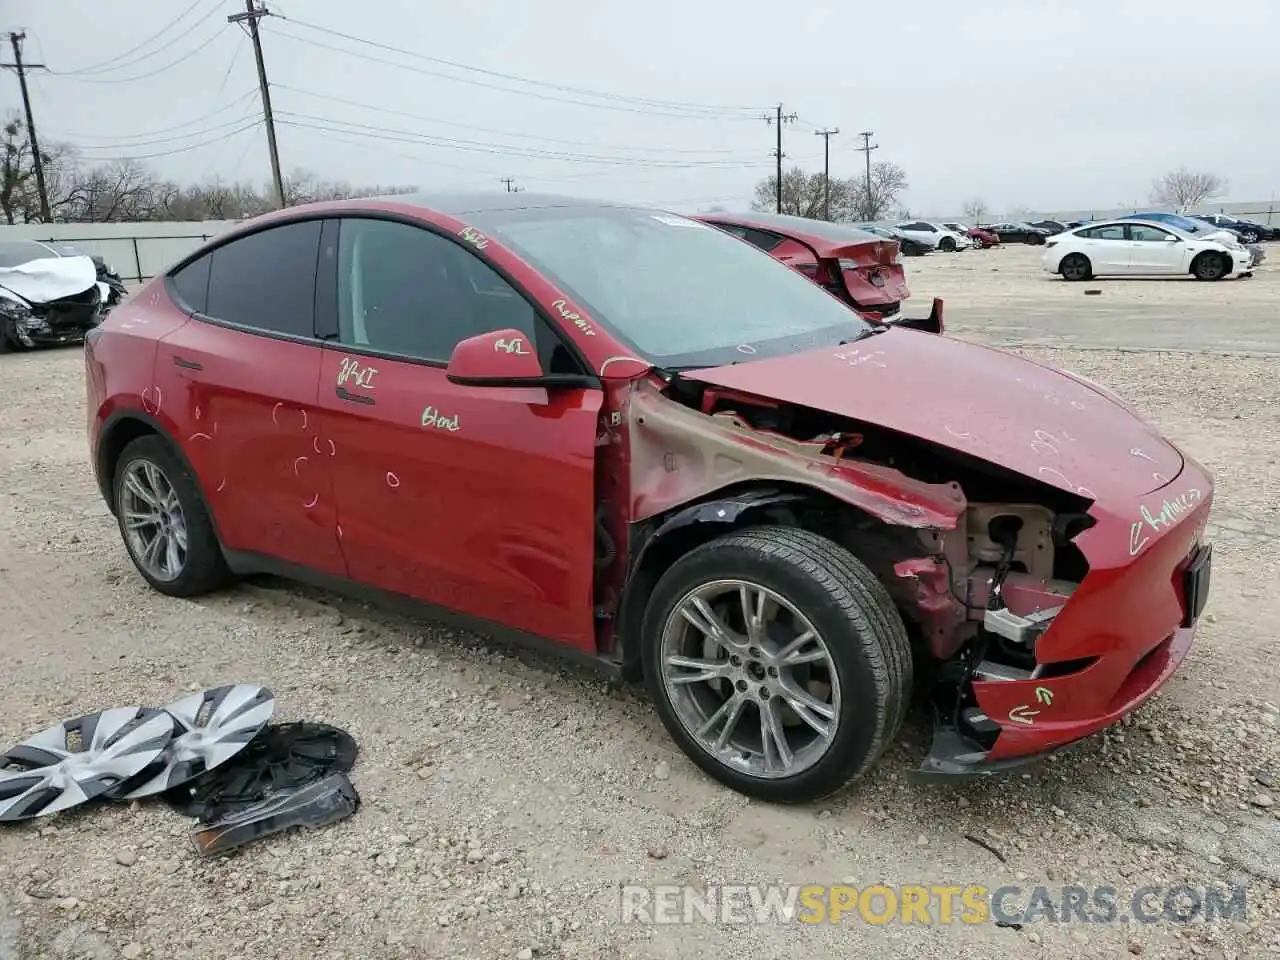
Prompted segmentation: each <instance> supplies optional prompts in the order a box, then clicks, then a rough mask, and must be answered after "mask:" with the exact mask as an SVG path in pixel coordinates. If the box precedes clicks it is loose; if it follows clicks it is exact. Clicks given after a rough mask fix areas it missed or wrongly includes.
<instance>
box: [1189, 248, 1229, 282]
mask: <svg viewBox="0 0 1280 960" xmlns="http://www.w3.org/2000/svg"><path fill="white" fill-rule="evenodd" d="M1230 269H1231V265H1230V263H1229V261H1228V260H1227V258H1226V257H1225V256H1223V255H1222V254H1221V253H1214V252H1212V251H1206V252H1204V253H1202V254H1200V256H1198V257H1196V258H1195V260H1193V261H1191V275H1192V276H1193V277H1195V278H1196V279H1197V280H1221V279H1222V278H1223V277H1225V276H1226V275H1227V273H1228V272H1230Z"/></svg>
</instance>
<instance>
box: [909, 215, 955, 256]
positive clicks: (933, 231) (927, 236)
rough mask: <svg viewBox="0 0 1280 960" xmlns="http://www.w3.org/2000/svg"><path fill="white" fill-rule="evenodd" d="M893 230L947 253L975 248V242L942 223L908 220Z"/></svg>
mask: <svg viewBox="0 0 1280 960" xmlns="http://www.w3.org/2000/svg"><path fill="white" fill-rule="evenodd" d="M893 229H895V230H900V231H902V232H903V233H905V234H906V235H907V236H908V237H910V238H911V239H912V240H920V241H921V242H923V243H931V244H933V245H934V247H936V248H937V249H939V250H942V251H943V252H945V253H951V252H952V251H955V250H968V249H969V248H970V247H972V246H973V240H971V239H970V238H969V237H966V236H965V235H964V234H963V233H956V232H955V231H954V230H948V229H947V228H946V227H944V226H943V225H942V224H940V223H930V222H929V221H927V220H907V221H905V222H903V223H895V224H894V225H893Z"/></svg>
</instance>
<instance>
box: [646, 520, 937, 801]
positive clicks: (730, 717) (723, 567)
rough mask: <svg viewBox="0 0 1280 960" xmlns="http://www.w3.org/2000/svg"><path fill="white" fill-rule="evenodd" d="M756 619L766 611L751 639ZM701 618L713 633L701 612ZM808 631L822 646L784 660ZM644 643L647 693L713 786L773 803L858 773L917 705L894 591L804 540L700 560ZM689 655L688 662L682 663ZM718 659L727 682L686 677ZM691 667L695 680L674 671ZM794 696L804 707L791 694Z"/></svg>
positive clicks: (695, 557)
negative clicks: (715, 633)
mask: <svg viewBox="0 0 1280 960" xmlns="http://www.w3.org/2000/svg"><path fill="white" fill-rule="evenodd" d="M717 591H720V592H719V593H717ZM741 592H745V595H746V596H747V597H748V598H749V602H748V601H744V600H743V599H742V597H741ZM764 594H769V595H771V596H772V598H773V599H769V600H767V602H766V600H761V599H760V597H761V596H762V595H764ZM698 603H702V604H703V605H704V607H705V608H706V609H709V610H713V611H715V613H716V615H717V616H718V617H719V620H720V625H721V626H723V627H724V628H726V630H727V633H725V634H724V635H723V636H724V638H725V642H723V643H722V642H720V641H719V640H712V639H711V638H710V634H709V633H708V632H706V631H704V630H701V629H700V628H698V627H697V626H696V625H695V624H694V623H693V621H691V620H689V619H688V618H687V617H685V616H683V615H682V613H681V610H682V608H683V609H692V605H696V604H698ZM757 603H758V604H760V605H759V606H757V605H756V604H757ZM748 609H749V610H753V611H755V612H756V613H760V612H764V618H765V619H764V625H763V626H762V627H761V628H760V629H758V630H757V631H755V632H753V631H752V630H751V629H750V627H749V625H748V624H747V615H746V611H747V610H748ZM770 611H772V612H770ZM796 613H798V614H799V617H798V618H797V617H795V616H794V614H796ZM695 616H699V617H702V620H703V622H706V618H705V616H703V615H702V614H701V611H700V610H699V611H697V612H695ZM806 624H807V629H808V630H811V631H812V634H811V636H812V637H813V639H810V640H809V641H807V643H805V644H804V645H802V646H798V647H795V648H794V651H793V652H792V653H791V654H790V655H785V654H784V650H785V648H786V645H787V644H788V643H801V641H802V640H803V636H802V635H803V634H804V633H805V632H806ZM793 632H794V633H796V634H797V635H798V637H799V638H798V639H797V637H793V636H792V633H793ZM641 636H642V637H643V641H642V642H643V644H644V649H643V651H642V656H643V660H644V669H645V678H646V682H647V684H648V687H649V691H650V693H651V695H652V696H653V700H654V704H655V705H656V707H657V710H658V715H659V716H660V717H661V719H662V722H663V725H664V726H665V727H666V728H667V731H668V732H669V733H670V734H671V736H672V738H673V739H674V740H675V741H676V743H677V744H678V745H679V746H680V748H681V749H682V750H683V751H684V752H685V754H686V755H687V756H688V757H689V758H690V759H691V760H693V762H694V763H696V764H697V765H698V766H699V767H701V768H702V770H704V771H705V772H706V773H707V774H708V775H709V776H711V777H713V778H715V779H716V780H719V781H720V782H721V783H723V784H725V785H727V786H729V787H731V788H732V789H734V790H737V791H738V792H740V793H744V794H746V795H748V796H751V797H756V798H759V799H762V800H766V801H770V802H775V803H807V802H810V801H813V800H816V799H819V798H821V797H824V796H827V795H828V794H831V793H834V792H835V791H837V790H839V789H840V788H841V787H843V786H844V785H845V784H847V783H848V782H849V781H851V780H853V779H854V778H855V777H857V776H859V775H860V774H862V773H863V772H864V771H866V770H867V769H868V768H869V767H870V766H871V764H872V763H874V762H875V760H876V759H877V758H878V757H879V756H880V755H881V754H882V753H883V752H884V750H885V748H886V747H887V746H888V745H889V744H890V743H891V742H892V741H893V738H894V736H895V735H896V734H897V732H898V729H899V727H900V726H901V724H902V720H903V716H904V715H905V712H906V708H907V705H908V703H909V702H910V697H911V683H912V658H911V649H910V646H909V644H908V641H907V633H906V629H905V627H904V626H903V622H902V618H901V617H900V616H899V614H898V612H897V610H896V609H895V608H894V606H893V601H892V600H891V599H890V598H889V594H888V592H887V591H886V590H885V588H884V586H883V585H882V584H881V583H880V582H879V581H878V580H877V579H876V578H875V576H874V575H873V574H872V573H871V571H870V570H868V569H867V567H866V566H864V565H863V564H862V562H861V561H859V560H858V559H857V558H856V557H854V556H853V554H851V553H850V552H849V551H847V550H846V549H844V547H842V546H840V545H839V544H837V543H835V542H834V541H831V540H828V539H827V538H825V537H822V536H819V535H818V534H815V533H812V532H810V531H808V530H801V529H796V528H791V527H779V526H769V527H753V528H748V529H744V530H739V531H736V532H732V533H728V534H726V535H724V536H721V537H718V538H716V539H714V540H712V541H710V542H709V543H705V544H703V545H702V546H700V547H697V548H695V549H693V550H691V551H690V552H689V553H687V554H685V555H684V556H683V557H681V558H680V559H679V560H677V561H676V562H675V563H674V564H673V565H672V566H671V567H670V568H669V569H668V570H667V571H666V573H664V574H663V576H662V578H661V579H660V580H659V581H658V583H657V585H656V586H655V588H654V591H653V594H652V596H651V597H650V599H649V602H648V606H647V607H646V610H645V616H644V625H643V629H642V632H641ZM757 644H758V645H759V648H758V647H757V646H756V645H757ZM760 648H763V649H760ZM805 651H809V652H808V653H805ZM680 658H683V659H684V661H686V662H682V663H673V660H674V659H680ZM772 658H776V659H772ZM793 658H795V659H794V662H793ZM690 659H693V660H695V661H701V662H700V663H698V662H695V663H693V664H690V663H689V662H687V661H688V660H690ZM708 662H710V663H711V664H714V666H715V667H716V668H717V671H718V672H715V673H714V674H708V675H707V676H706V677H704V678H703V679H699V680H696V681H694V680H690V679H689V678H690V677H692V676H698V677H703V664H707V663H708ZM687 669H693V670H694V671H695V672H694V674H687V673H684V674H682V673H678V672H676V671H680V670H687ZM713 677H714V678H713ZM824 678H825V680H824ZM766 688H768V689H766ZM824 689H825V691H826V693H825V695H824V694H823V693H822V692H821V691H823V690H824ZM796 690H799V691H800V692H801V694H802V695H803V699H796V698H794V697H793V696H791V693H792V692H793V691H796ZM771 691H772V692H771ZM778 691H781V692H778ZM824 696H825V697H826V699H824ZM814 702H820V703H821V705H822V707H823V709H824V710H826V711H827V712H829V713H830V714H831V716H830V718H829V719H828V718H827V714H826V713H824V712H821V711H817V710H813V709H812V708H811V706H810V704H812V703H814ZM762 704H763V705H762ZM793 705H798V706H799V707H800V708H801V710H800V711H793V710H792V706H793ZM801 711H803V712H804V713H807V714H808V715H809V716H808V717H806V716H802V715H801ZM716 717H721V718H722V719H721V720H720V722H719V723H718V724H716V722H715V718H716ZM735 718H736V725H735ZM770 718H772V720H773V721H774V723H769V724H766V721H767V720H769V719H770ZM814 720H816V721H818V722H819V724H820V725H821V726H823V727H825V730H826V735H825V736H824V735H823V734H821V733H819V732H817V731H818V728H817V727H815V726H814V723H813V721H814ZM824 720H825V723H824V722H822V721H824ZM726 726H727V727H729V732H728V733H725V732H724V728H725V727H726ZM766 728H767V729H769V731H770V737H769V738H766V737H765V736H764V734H763V730H764V729H766ZM779 733H781V735H782V740H783V741H785V744H786V746H787V751H788V755H789V757H790V763H788V762H786V761H785V760H784V759H779V758H780V757H781V753H782V752H781V750H780V749H779V748H778V747H774V748H773V753H774V755H773V758H770V756H769V750H770V745H771V744H776V743H778V742H779V741H778V739H777V738H778V735H779ZM722 737H723V738H726V739H725V741H724V743H718V742H717V741H718V740H720V739H721V738H722ZM752 737H754V738H755V744H758V745H759V746H755V745H753V744H752V742H751V739H752ZM771 759H772V760H773V764H772V767H771V766H770V760H771ZM789 767H795V768H796V771H797V772H795V773H791V772H789V770H788V768H789Z"/></svg>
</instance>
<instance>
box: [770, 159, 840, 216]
mask: <svg viewBox="0 0 1280 960" xmlns="http://www.w3.org/2000/svg"><path fill="white" fill-rule="evenodd" d="M777 182H778V181H777V177H766V178H765V179H763V180H761V181H760V182H759V183H757V184H756V190H755V199H754V200H753V201H752V203H751V209H753V210H761V211H773V210H775V209H777V202H776V184H777ZM826 190H827V185H826V179H825V178H824V177H823V175H822V174H821V173H806V172H805V171H804V170H802V169H801V168H800V167H792V168H791V169H790V170H788V171H787V172H786V173H784V174H783V175H782V212H783V213H785V214H790V215H791V216H793V217H809V218H811V219H815V220H821V219H823V211H824V206H825V201H826V195H827V194H826ZM856 192H857V187H856V184H855V183H854V181H853V180H837V179H834V178H833V179H832V180H831V219H832V220H852V219H853V218H854V214H855V212H856V209H857V208H856V205H855V203H854V197H855V194H856Z"/></svg>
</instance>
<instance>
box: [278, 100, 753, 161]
mask: <svg viewBox="0 0 1280 960" xmlns="http://www.w3.org/2000/svg"><path fill="white" fill-rule="evenodd" d="M272 87H274V88H275V89H276V90H286V91H288V92H289V93H297V94H301V95H303V96H305V97H315V98H317V99H320V100H327V101H328V102H330V103H341V104H344V105H345V106H349V107H356V108H358V109H360V110H372V111H374V112H376V113H385V114H387V115H388V116H393V117H404V118H406V119H408V120H421V121H422V122H424V123H438V124H440V125H441V126H445V127H457V128H458V129H460V130H474V131H476V132H477V133H493V134H497V135H498V136H500V137H515V138H517V139H520V140H537V141H539V142H542V143H558V144H562V145H565V146H571V147H594V148H597V149H601V150H630V151H632V152H634V153H660V154H673V153H681V154H684V153H688V154H727V155H732V156H738V155H739V154H737V153H735V151H733V150H719V149H689V148H680V147H661V146H651V145H647V146H621V145H618V144H608V143H589V142H587V141H584V140H564V139H561V138H559V137H544V136H540V135H538V134H532V133H513V132H511V131H509V130H496V129H494V128H493V127H478V126H475V125H474V124H469V123H458V122H455V121H452V120H440V119H438V118H436V117H427V116H423V115H422V114H420V113H410V112H408V111H405V110H393V109H391V108H390V107H380V106H378V105H377V104H373V103H361V102H360V101H357V100H346V99H343V98H342V97H334V96H330V95H329V94H327V93H316V92H314V91H311V90H301V89H299V88H297V87H290V86H286V85H284V84H282V83H273V84H272ZM335 122H341V121H335Z"/></svg>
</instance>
